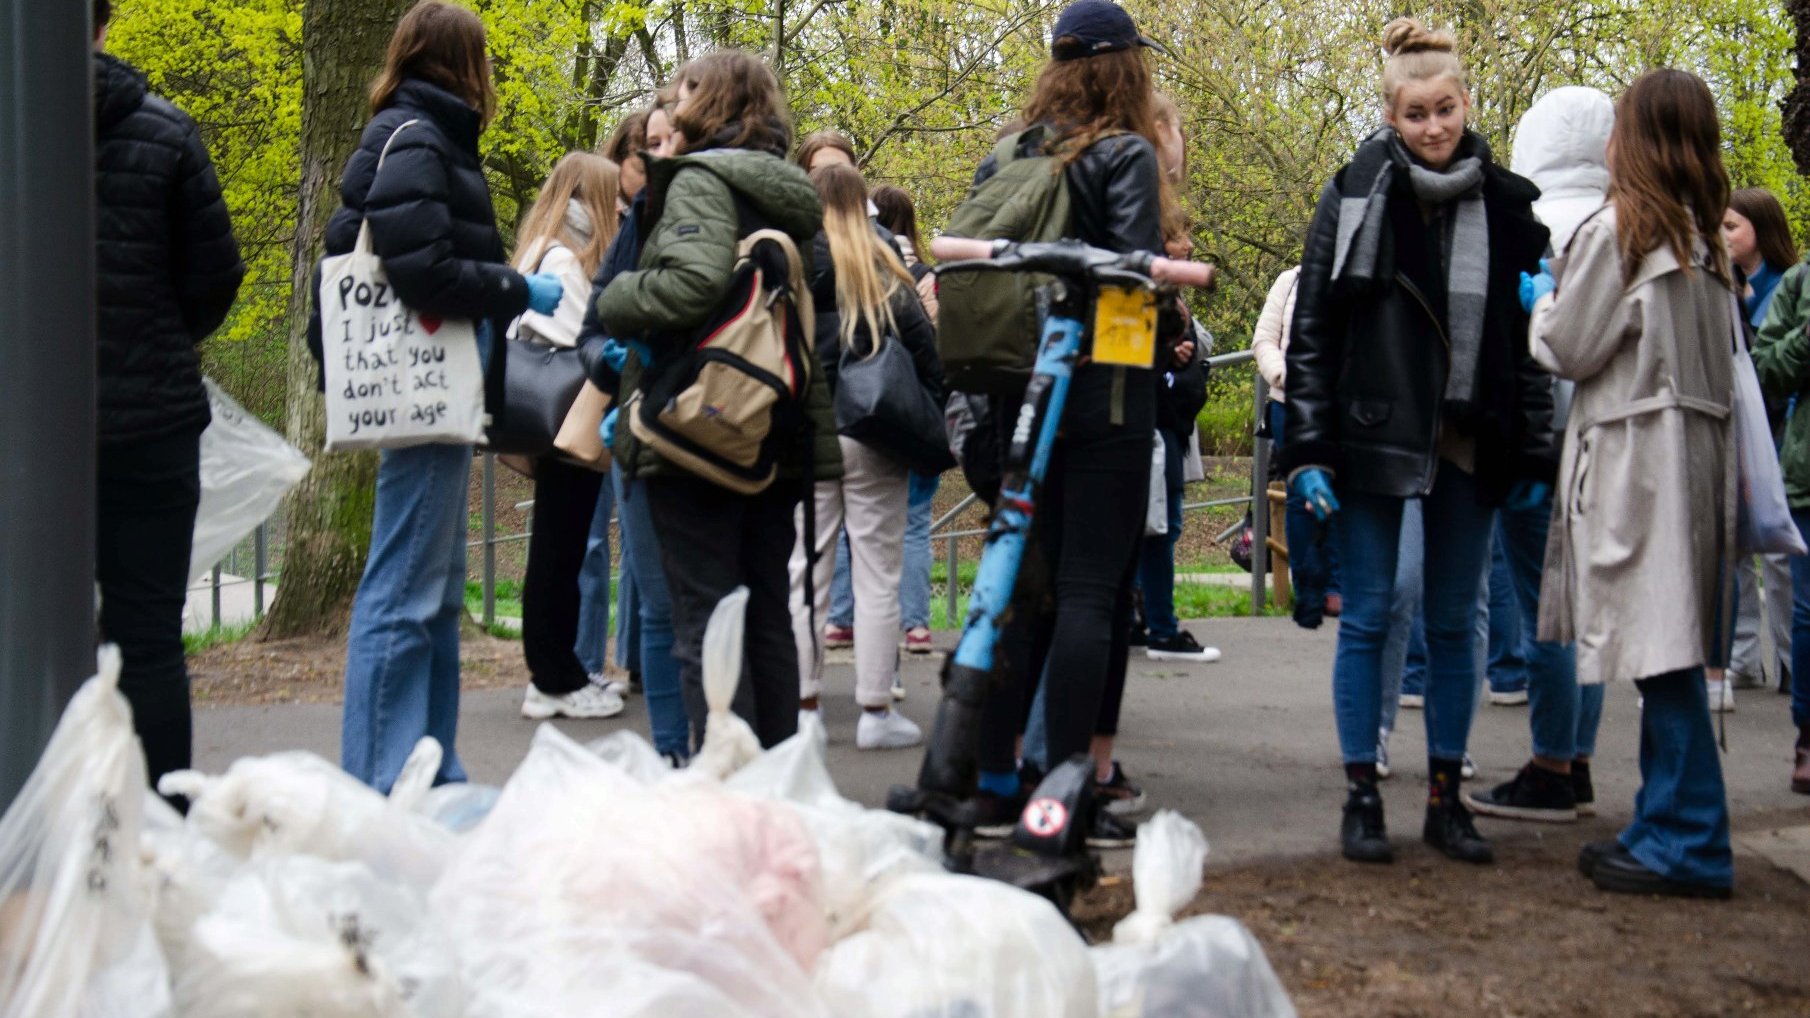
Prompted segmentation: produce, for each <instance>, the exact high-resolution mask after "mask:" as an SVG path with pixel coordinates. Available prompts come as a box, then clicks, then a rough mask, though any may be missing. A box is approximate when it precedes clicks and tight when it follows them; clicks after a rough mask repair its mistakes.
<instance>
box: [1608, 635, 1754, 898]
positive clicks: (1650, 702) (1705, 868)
mask: <svg viewBox="0 0 1810 1018" xmlns="http://www.w3.org/2000/svg"><path fill="white" fill-rule="evenodd" d="M1638 684H1639V686H1640V692H1641V695H1642V696H1643V697H1645V698H1646V702H1645V705H1644V706H1643V707H1642V709H1641V712H1640V781H1641V783H1640V792H1639V793H1638V794H1636V795H1635V796H1634V822H1633V823H1630V824H1629V825H1628V826H1627V829H1626V830H1624V831H1622V832H1621V843H1622V845H1623V846H1624V847H1625V848H1627V850H1628V851H1629V853H1630V854H1632V855H1633V856H1634V858H1635V859H1638V860H1639V861H1640V863H1641V865H1643V866H1646V867H1647V868H1648V869H1651V870H1653V871H1655V872H1657V873H1659V874H1661V875H1663V876H1666V877H1668V878H1670V879H1672V880H1681V881H1688V882H1690V883H1697V884H1711V885H1714V886H1718V887H1727V886H1729V885H1730V884H1733V883H1734V879H1735V868H1734V853H1733V851H1732V850H1731V849H1730V848H1729V844H1728V794H1727V790H1726V789H1725V788H1724V787H1723V784H1722V761H1721V759H1720V758H1718V756H1717V755H1716V731H1715V726H1714V725H1713V724H1711V722H1710V719H1709V696H1708V693H1707V691H1706V690H1705V689H1704V684H1703V669H1701V668H1688V669H1685V670H1684V671H1678V672H1668V673H1667V674H1665V675H1657V676H1654V677H1653V678H1650V679H1641V680H1640V682H1639V683H1638Z"/></svg>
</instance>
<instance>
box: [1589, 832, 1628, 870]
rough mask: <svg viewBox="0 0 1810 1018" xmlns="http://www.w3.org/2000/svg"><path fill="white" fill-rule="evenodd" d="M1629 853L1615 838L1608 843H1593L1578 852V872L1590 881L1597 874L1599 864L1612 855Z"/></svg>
mask: <svg viewBox="0 0 1810 1018" xmlns="http://www.w3.org/2000/svg"><path fill="white" fill-rule="evenodd" d="M1627 853H1628V850H1627V849H1625V848H1623V847H1622V844H1621V842H1620V841H1617V840H1615V839H1613V838H1612V839H1610V840H1608V841H1592V842H1591V843H1589V844H1588V845H1585V846H1584V847H1583V848H1580V849H1578V850H1577V871H1578V872H1579V873H1582V874H1583V875H1584V876H1585V878H1586V879H1588V878H1590V877H1593V876H1594V875H1595V874H1596V864H1597V863H1600V862H1602V861H1603V860H1604V859H1607V858H1608V857H1610V856H1612V855H1626V854H1627Z"/></svg>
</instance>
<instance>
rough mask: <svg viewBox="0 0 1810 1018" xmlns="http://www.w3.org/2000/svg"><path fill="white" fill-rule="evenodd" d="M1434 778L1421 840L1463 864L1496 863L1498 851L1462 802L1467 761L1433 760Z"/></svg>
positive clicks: (1428, 794)
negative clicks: (1462, 775) (1460, 786)
mask: <svg viewBox="0 0 1810 1018" xmlns="http://www.w3.org/2000/svg"><path fill="white" fill-rule="evenodd" d="M1427 764H1428V770H1429V771H1430V772H1431V773H1432V778H1431V780H1429V782H1428V784H1427V820H1426V823H1425V824H1424V825H1422V827H1421V829H1420V840H1422V841H1424V842H1426V843H1427V844H1429V845H1431V846H1433V847H1434V848H1436V849H1438V850H1439V851H1441V852H1443V853H1444V854H1445V855H1446V857H1447V858H1451V859H1456V860H1458V861H1459V862H1469V863H1490V862H1495V861H1496V850H1495V849H1493V848H1491V847H1490V843H1489V842H1487V841H1485V840H1483V835H1481V834H1478V833H1477V825H1476V824H1475V823H1473V822H1472V821H1471V811H1470V810H1467V809H1465V808H1464V803H1462V802H1460V801H1458V783H1459V780H1460V772H1461V771H1462V770H1463V768H1464V761H1463V760H1440V759H1436V758H1434V759H1429V760H1428V761H1427Z"/></svg>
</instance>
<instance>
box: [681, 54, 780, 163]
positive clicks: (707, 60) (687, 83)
mask: <svg viewBox="0 0 1810 1018" xmlns="http://www.w3.org/2000/svg"><path fill="white" fill-rule="evenodd" d="M673 81H674V82H675V83H676V85H677V86H680V87H689V88H690V89H691V97H690V98H689V99H688V100H686V101H685V102H683V103H682V104H680V105H679V107H678V108H676V109H674V110H673V114H672V125H673V127H674V128H676V129H678V131H679V132H680V133H681V134H683V135H684V136H685V145H686V147H687V148H688V149H689V148H695V147H696V146H698V145H700V144H703V143H705V142H707V141H708V142H713V143H715V144H720V145H722V146H723V147H724V148H747V147H749V146H750V144H751V143H755V142H760V141H764V140H766V139H768V138H772V132H774V131H777V132H778V133H779V137H778V138H774V139H773V140H775V141H777V142H778V143H779V144H780V145H781V146H785V147H789V146H790V144H791V139H792V115H791V113H790V111H788V110H787V109H786V102H785V97H784V96H783V95H782V94H781V93H780V89H779V79H778V78H776V77H774V76H773V69H772V68H770V67H768V66H767V64H766V61H764V60H762V59H761V58H759V57H757V56H755V55H754V54H752V53H744V52H743V51H741V50H736V49H723V50H717V51H716V52H715V53H711V54H708V55H705V56H701V57H698V58H697V59H696V60H693V61H691V62H690V63H688V64H686V65H685V66H684V67H681V68H679V73H678V74H676V75H674V77H673ZM731 125H734V126H735V127H736V128H737V130H736V132H735V134H734V135H733V136H731V137H729V138H727V139H718V138H717V137H716V135H717V134H718V133H720V132H722V131H723V130H724V129H725V128H727V127H730V126H731Z"/></svg>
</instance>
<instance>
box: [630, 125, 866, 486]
mask: <svg viewBox="0 0 1810 1018" xmlns="http://www.w3.org/2000/svg"><path fill="white" fill-rule="evenodd" d="M738 196H739V197H740V199H741V200H742V201H743V202H744V203H746V205H747V206H748V208H749V209H750V210H751V211H752V212H753V213H754V217H755V218H756V219H758V220H759V221H760V222H761V225H762V226H763V227H771V228H773V229H777V230H782V231H784V232H785V233H786V234H787V235H789V236H790V237H791V238H792V240H793V242H794V243H796V244H797V245H798V249H799V254H800V256H801V257H803V258H804V259H806V261H807V266H806V276H807V278H808V277H809V265H808V261H809V259H810V253H811V240H812V238H814V237H815V236H816V235H817V231H818V229H819V228H820V227H821V226H822V224H823V210H822V207H821V206H820V205H819V204H818V201H817V189H816V188H815V187H813V186H812V184H811V180H810V178H809V177H807V176H805V174H804V171H803V170H800V169H799V168H798V167H796V166H793V165H792V164H791V163H788V162H786V161H785V160H784V159H781V158H779V157H778V156H776V155H773V154H771V153H769V152H764V151H758V150H754V149H739V148H737V149H729V148H724V149H706V150H704V151H701V152H696V153H690V154H686V155H681V156H675V157H673V158H670V159H661V158H658V157H655V156H648V157H647V215H646V220H645V224H644V226H643V227H642V228H643V229H644V230H646V231H648V232H647V240H646V242H645V243H644V244H643V246H642V249H641V259H640V261H639V263H638V264H637V267H636V269H635V270H634V271H632V272H624V273H622V274H621V275H619V276H617V277H616V278H615V279H614V280H612V281H611V282H610V285H609V286H608V287H606V288H605V289H604V291H603V293H601V294H599V295H598V297H597V318H598V321H599V322H601V323H602V324H603V326H604V328H605V329H606V330H607V332H608V334H609V335H612V336H622V337H625V338H626V337H634V338H637V339H641V340H644V341H645V342H646V343H647V345H648V346H649V348H650V349H651V350H652V352H653V355H654V358H655V361H656V363H671V359H676V358H678V357H679V356H681V354H682V352H683V351H682V347H683V345H684V343H685V342H686V340H687V339H688V338H689V337H690V335H691V332H692V330H694V329H696V328H697V327H699V326H701V325H703V324H704V322H705V320H706V319H708V318H709V317H710V315H711V313H712V312H713V311H715V310H716V309H717V307H718V306H719V305H721V304H722V302H723V298H724V297H725V296H726V295H727V293H728V289H729V278H730V276H731V275H732V274H733V273H734V270H735V249H736V245H737V243H738V242H739V241H740V239H741V235H742V231H741V229H740V221H739V216H738V215H737V208H736V198H737V197H738ZM813 356H814V354H813ZM643 372H644V368H643V365H642V364H641V360H640V356H639V355H638V354H634V353H631V354H630V355H629V357H628V360H627V362H626V363H625V364H624V365H623V368H622V387H621V390H620V391H621V393H622V395H623V396H624V397H626V396H627V395H628V394H629V393H631V392H634V391H636V390H637V389H639V388H640V387H641V376H642V374H643ZM805 411H806V413H807V414H808V415H809V417H810V420H811V423H812V425H813V427H814V429H815V432H816V435H815V442H814V446H813V448H814V456H815V460H816V463H815V469H814V471H813V476H814V477H815V478H816V479H818V480H833V479H836V478H840V477H841V476H842V449H841V445H840V443H838V441H837V436H836V414H835V408H834V406H833V405H832V404H831V402H830V393H829V388H828V387H827V386H826V385H825V383H824V376H823V368H822V366H821V365H819V364H817V363H815V361H813V363H812V364H811V381H810V386H809V388H808V389H807V390H806V393H805ZM614 453H615V457H616V462H618V463H620V464H622V466H623V470H624V471H625V472H626V473H627V474H628V475H629V476H630V477H646V476H650V475H658V474H671V473H676V472H678V469H679V468H677V467H674V466H673V465H672V464H670V463H668V462H666V460H664V459H662V458H661V457H660V456H659V455H658V454H657V453H655V452H654V451H653V450H652V449H650V448H647V447H646V446H644V445H643V444H642V443H641V442H640V441H638V440H637V439H636V438H635V435H634V431H633V429H632V428H630V427H629V426H628V422H626V421H624V422H621V424H620V425H619V426H618V427H617V428H616V441H615V446H614ZM801 460H802V457H801V456H799V455H798V454H797V453H793V454H790V455H787V456H785V457H782V458H781V460H780V463H779V476H780V477H782V478H786V479H790V480H796V479H798V478H801V477H803V476H804V466H805V464H804V463H803V462H801Z"/></svg>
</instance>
